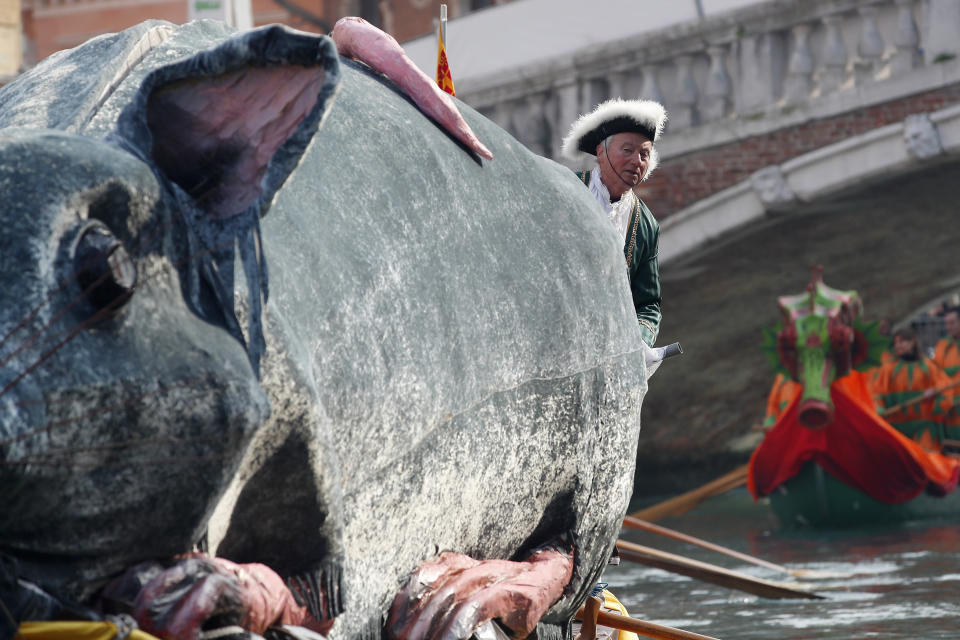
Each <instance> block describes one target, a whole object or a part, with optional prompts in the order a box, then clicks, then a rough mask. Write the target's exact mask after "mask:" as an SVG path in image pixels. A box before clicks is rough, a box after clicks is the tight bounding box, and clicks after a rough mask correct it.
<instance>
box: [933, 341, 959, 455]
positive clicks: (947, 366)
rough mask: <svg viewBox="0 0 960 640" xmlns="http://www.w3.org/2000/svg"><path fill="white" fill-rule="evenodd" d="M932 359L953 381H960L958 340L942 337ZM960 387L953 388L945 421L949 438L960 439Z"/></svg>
mask: <svg viewBox="0 0 960 640" xmlns="http://www.w3.org/2000/svg"><path fill="white" fill-rule="evenodd" d="M933 361H934V362H936V363H937V364H938V365H940V368H941V369H943V370H944V372H946V374H947V375H948V376H950V378H951V379H952V380H953V381H954V382H958V381H960V341H958V340H955V339H954V338H951V337H950V336H947V337H946V338H942V339H941V340H940V341H939V342H938V343H937V346H936V348H935V349H934V352H933ZM957 389H960V387H957V388H955V391H954V394H953V406H952V407H951V408H950V415H948V416H947V421H946V423H945V428H946V435H947V437H948V438H950V439H951V440H960V391H957Z"/></svg>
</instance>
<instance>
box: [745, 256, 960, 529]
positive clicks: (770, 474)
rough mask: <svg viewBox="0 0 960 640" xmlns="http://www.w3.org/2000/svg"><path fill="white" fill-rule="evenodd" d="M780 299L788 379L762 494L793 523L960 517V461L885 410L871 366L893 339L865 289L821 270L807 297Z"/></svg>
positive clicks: (770, 343) (776, 358)
mask: <svg viewBox="0 0 960 640" xmlns="http://www.w3.org/2000/svg"><path fill="white" fill-rule="evenodd" d="M778 303H779V307H780V311H781V313H782V320H783V323H782V325H781V326H778V327H777V328H776V329H775V330H772V331H770V332H768V334H767V336H768V339H767V341H766V345H765V348H766V350H767V352H768V354H769V355H770V356H771V363H772V364H773V365H774V369H775V370H776V371H777V372H778V373H779V374H781V376H782V378H780V379H778V384H775V385H774V389H773V390H772V392H771V396H772V397H771V399H770V401H769V402H768V413H769V414H770V421H771V422H772V423H773V426H772V428H770V430H769V431H768V432H767V434H766V436H765V437H764V440H763V441H762V442H761V443H760V445H759V446H758V447H757V449H756V450H755V451H754V453H753V456H752V457H751V460H750V469H749V477H748V482H747V486H748V488H749V489H750V492H751V493H752V494H753V496H754V497H755V498H760V497H762V496H769V498H770V504H771V507H772V509H773V511H774V513H775V514H776V515H777V517H778V519H779V520H780V521H781V523H782V524H784V525H786V526H792V525H813V526H834V525H859V524H868V523H873V522H888V521H898V520H908V519H915V518H919V517H927V516H932V515H945V514H949V513H951V511H952V512H953V513H960V511H958V510H957V509H956V507H957V506H960V497H958V495H960V493H958V492H956V491H955V489H956V486H957V480H958V478H960V459H957V458H955V457H952V456H949V455H946V454H944V453H942V452H940V451H937V450H933V449H932V448H928V447H927V446H924V445H923V444H921V443H920V442H917V441H915V440H913V439H911V438H909V437H907V436H906V435H905V434H904V433H901V432H900V431H898V430H897V429H896V428H895V427H893V426H891V425H890V424H889V423H888V422H887V421H886V420H884V418H883V417H882V416H881V415H880V414H878V413H877V411H876V408H875V402H874V399H873V396H872V393H871V389H870V388H869V386H868V379H867V375H865V373H864V372H865V371H866V370H869V369H871V368H873V367H875V366H876V365H878V364H879V356H880V354H881V353H882V352H883V350H884V348H885V347H886V339H885V338H884V337H883V336H881V335H879V333H878V332H877V330H876V326H875V324H869V323H865V322H863V321H862V320H861V318H860V314H861V311H862V305H861V301H860V297H859V295H858V294H857V292H856V291H841V290H838V289H833V288H831V287H828V286H827V285H825V284H824V283H823V281H822V276H821V274H820V273H819V272H817V273H815V275H814V278H813V280H812V282H811V283H810V285H809V286H808V287H807V290H806V291H805V292H804V293H802V294H799V295H794V296H783V297H781V298H779V299H778ZM774 396H775V397H774ZM951 505H952V506H951Z"/></svg>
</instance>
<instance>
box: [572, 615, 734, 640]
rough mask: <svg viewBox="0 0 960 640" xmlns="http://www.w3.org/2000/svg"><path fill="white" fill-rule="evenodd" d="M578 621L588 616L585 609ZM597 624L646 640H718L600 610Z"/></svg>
mask: <svg viewBox="0 0 960 640" xmlns="http://www.w3.org/2000/svg"><path fill="white" fill-rule="evenodd" d="M576 617H577V619H578V620H583V619H584V618H585V617H586V616H585V614H584V609H583V607H581V608H580V611H578V612H577V616H576ZM597 624H602V625H603V626H605V627H612V628H614V629H621V630H623V631H632V632H634V633H636V634H638V635H641V636H643V637H645V638H654V640H717V639H716V638H713V637H711V636H704V635H700V634H699V633H694V632H692V631H684V630H683V629H676V628H674V627H667V626H665V625H662V624H656V623H654V622H647V621H646V620H637V619H636V618H631V617H629V616H621V615H620V614H617V613H610V612H609V611H603V610H600V611H598V612H597Z"/></svg>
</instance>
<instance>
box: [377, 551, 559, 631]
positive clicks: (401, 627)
mask: <svg viewBox="0 0 960 640" xmlns="http://www.w3.org/2000/svg"><path fill="white" fill-rule="evenodd" d="M572 575H573V557H572V554H570V553H566V552H563V551H559V550H557V549H555V548H546V549H541V550H539V551H536V552H534V553H533V554H531V556H530V558H529V559H528V560H526V561H523V562H511V561H508V560H484V561H480V560H474V559H472V558H470V557H468V556H465V555H463V554H459V553H451V552H445V553H442V554H441V555H440V557H439V558H437V559H436V560H434V561H430V562H425V563H423V564H421V565H420V566H419V567H418V568H417V569H416V571H414V573H413V575H412V576H411V578H410V580H409V581H408V582H407V584H406V586H405V587H404V588H403V590H401V592H400V593H398V594H397V597H396V598H395V599H394V601H393V605H392V606H391V608H390V615H389V618H388V620H387V632H388V634H389V635H390V637H391V638H393V639H394V640H454V639H459V638H467V637H469V636H470V635H471V634H472V633H473V632H474V631H475V630H476V629H477V628H478V627H479V626H480V625H482V624H483V623H485V622H487V621H489V620H493V619H498V620H500V622H501V623H503V624H504V625H505V626H506V627H508V628H509V629H510V630H511V631H512V632H513V635H515V636H517V637H525V636H527V635H529V634H530V633H532V632H533V630H534V628H535V627H536V625H537V622H539V620H540V618H541V617H543V615H544V614H545V613H546V612H547V610H548V609H549V608H550V607H551V606H552V605H553V603H555V602H556V601H557V600H558V599H559V598H560V596H561V595H562V594H563V590H564V588H565V587H566V585H567V584H568V583H569V582H570V578H571V576H572Z"/></svg>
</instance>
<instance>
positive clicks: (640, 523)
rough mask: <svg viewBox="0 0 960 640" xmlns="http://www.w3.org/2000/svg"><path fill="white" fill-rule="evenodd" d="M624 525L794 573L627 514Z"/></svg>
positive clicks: (762, 560)
mask: <svg viewBox="0 0 960 640" xmlns="http://www.w3.org/2000/svg"><path fill="white" fill-rule="evenodd" d="M623 525H624V526H625V527H630V528H632V529H640V530H642V531H649V532H650V533H656V534H658V535H661V536H665V537H667V538H672V539H674V540H679V541H680V542H686V543H687V544H692V545H696V546H698V547H703V548H704V549H709V550H710V551H716V552H717V553H722V554H724V555H727V556H730V557H731V558H737V559H738V560H743V561H744V562H749V563H751V564H755V565H757V566H760V567H766V568H767V569H772V570H774V571H779V572H780V573H787V574H792V573H793V570H791V569H788V568H786V567H782V566H780V565H778V564H774V563H772V562H767V561H766V560H764V559H762V558H757V557H754V556H750V555H747V554H745V553H740V552H739V551H735V550H734V549H728V548H727V547H721V546H720V545H718V544H714V543H712V542H709V541H707V540H703V539H701V538H696V537H694V536H690V535H687V534H685V533H681V532H680V531H675V530H673V529H668V528H666V527H661V526H660V525H656V524H653V523H652V522H647V521H645V520H640V519H638V518H634V517H631V516H626V517H625V518H624V519H623Z"/></svg>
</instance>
